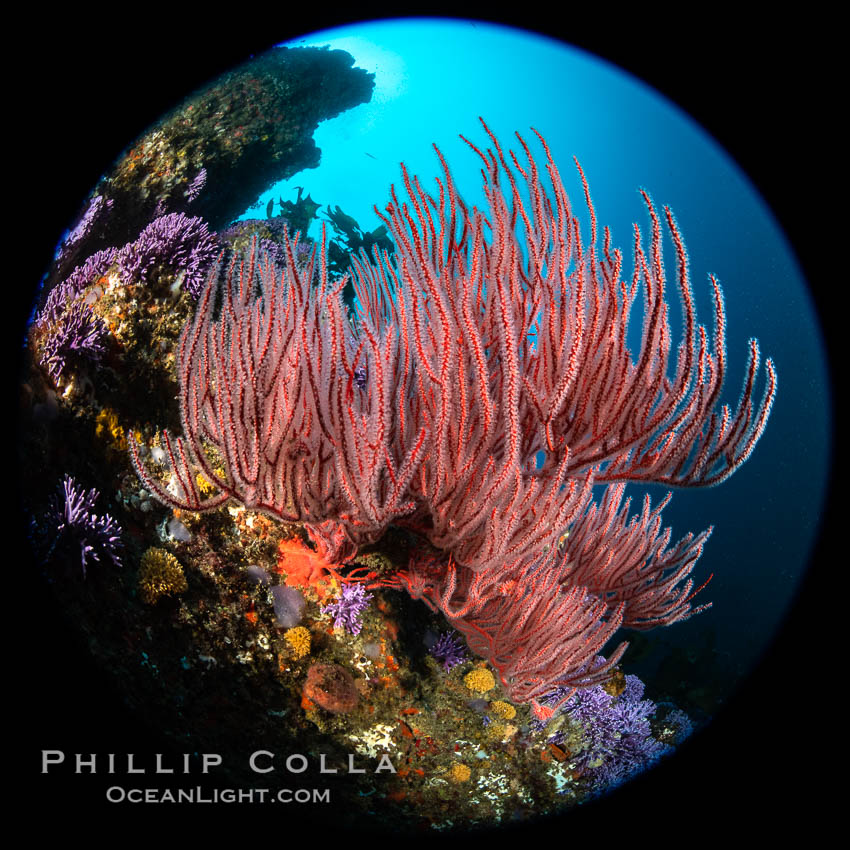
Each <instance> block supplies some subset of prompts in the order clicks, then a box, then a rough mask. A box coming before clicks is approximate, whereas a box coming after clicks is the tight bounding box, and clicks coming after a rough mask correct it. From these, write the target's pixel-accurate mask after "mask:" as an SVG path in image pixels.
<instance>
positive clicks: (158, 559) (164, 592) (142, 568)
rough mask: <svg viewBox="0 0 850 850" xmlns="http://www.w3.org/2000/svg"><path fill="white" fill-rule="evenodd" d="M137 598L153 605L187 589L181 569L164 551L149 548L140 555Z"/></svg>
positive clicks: (167, 552) (171, 556)
mask: <svg viewBox="0 0 850 850" xmlns="http://www.w3.org/2000/svg"><path fill="white" fill-rule="evenodd" d="M137 586H138V589H139V596H140V597H141V599H142V601H143V602H145V603H146V604H148V605H154V604H155V603H157V602H159V600H160V599H162V598H163V597H164V596H176V595H178V594H180V593H183V592H184V591H185V590H186V589H187V588H188V586H189V585H188V583H187V582H186V576H185V574H184V573H183V567H182V565H181V564H180V562H179V561H178V560H177V558H175V557H174V555H172V554H171V552H169V551H168V550H166V549H159V548H150V549H148V550H147V551H146V552H145V553H144V555H142V560H141V563H140V564H139V577H138V584H137Z"/></svg>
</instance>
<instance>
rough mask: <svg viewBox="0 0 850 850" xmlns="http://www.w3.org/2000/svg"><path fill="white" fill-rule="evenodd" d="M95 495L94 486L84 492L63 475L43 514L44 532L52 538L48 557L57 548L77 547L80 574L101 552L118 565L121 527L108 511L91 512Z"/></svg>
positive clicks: (96, 492) (72, 480)
mask: <svg viewBox="0 0 850 850" xmlns="http://www.w3.org/2000/svg"><path fill="white" fill-rule="evenodd" d="M99 496H100V493H98V491H97V489H96V488H94V487H92V489H91V490H88V491H86V490H84V489H82V488H81V487H78V485H77V482H76V481H75V480H74V479H73V478H72V477H71V476H70V475H66V476H65V479H64V481H63V482H62V484H61V485H60V487H59V492H58V493H56V494H54V495H53V496H52V497H51V499H50V503H49V505H48V510H47V513H46V514H45V517H44V521H45V523H46V524H47V526H48V528H47V533H48V534H49V535H52V537H53V540H52V542H51V544H50V549H49V551H48V557H50V555H52V554H53V553H54V551H56V550H57V549H65V550H68V553H69V554H70V552H71V551H74V550H76V549H77V548H79V551H80V558H81V562H82V567H83V577H85V575H86V566H87V565H88V561H89V558H91V560H93V561H100V556H101V554H103V555H107V556H108V557H109V558H111V559H112V562H113V563H114V564H115V565H116V566H119V567H120V566H121V554H120V551H121V549H122V548H123V543H122V541H121V527H120V526H119V525H118V523H117V522H116V521H115V519H113V518H112V517H111V516H110V515H109V514H103V515H102V516H98V515H97V514H96V513H95V512H94V510H95V502H96V501H97V499H98V497H99Z"/></svg>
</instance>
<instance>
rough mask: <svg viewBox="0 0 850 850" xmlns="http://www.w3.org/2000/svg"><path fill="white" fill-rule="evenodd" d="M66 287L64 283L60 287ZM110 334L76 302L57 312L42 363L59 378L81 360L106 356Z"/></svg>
mask: <svg viewBox="0 0 850 850" xmlns="http://www.w3.org/2000/svg"><path fill="white" fill-rule="evenodd" d="M66 286H67V284H62V286H61V287H60V288H62V289H64V288H65V287H66ZM51 294H52V293H51ZM60 294H62V293H60ZM65 294H67V293H65ZM57 303H58V302H57ZM57 312H58V311H57ZM107 334H108V330H107V327H106V323H105V322H104V321H103V319H101V318H100V316H96V315H95V314H94V313H93V312H92V311H91V309H90V308H89V307H88V306H87V305H86V304H85V303H83V302H82V301H75V302H73V303H72V304H71V305H70V307H68V308H67V309H65V310H63V311H61V312H58V315H57V318H56V320H55V321H54V322H53V323H52V324H51V325H50V326H49V330H48V334H47V337H46V339H45V341H44V344H43V346H42V349H41V356H40V358H39V363H41V365H42V366H44V368H45V369H47V371H48V372H49V374H50V377H51V378H53V380H54V381H57V380H58V379H59V378H60V377H61V375H62V374H63V373H64V372H65V370H66V369H67V368H68V366H69V365H74V364H79V363H80V362H81V361H88V362H90V363H97V362H98V361H99V360H100V358H101V356H102V355H103V352H104V348H105V346H104V340H105V339H106V336H107Z"/></svg>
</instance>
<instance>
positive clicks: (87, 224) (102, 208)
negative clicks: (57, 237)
mask: <svg viewBox="0 0 850 850" xmlns="http://www.w3.org/2000/svg"><path fill="white" fill-rule="evenodd" d="M112 203H113V202H112V199H111V198H104V197H103V195H95V196H94V197H93V198H92V199H91V201H89V204H88V206H87V207H86V211H85V212H84V213H83V215H82V216H81V217H80V220H79V221H78V222H77V224H76V226H75V227H74V229H73V230H72V231H71V232H70V233H68V235H67V236H66V237H65V239H64V240H63V242H62V245H61V247H60V248H59V250H58V251H57V254H56V260H57V262H60V263H61V262H62V260H63V258H64V257H65V256H66V255H67V254H68V252H69V251H70V249H71V248H73V247H74V245H76V244H77V243H78V242H80V241H81V240H82V239H84V238H86V237H87V236H88V235H89V234H90V233H91V231H92V228H93V227H94V225H95V224H96V223H97V221H98V219H100V218H101V217H102V216H103V214H104V213H108V212H109V211H110V210H111V209H112Z"/></svg>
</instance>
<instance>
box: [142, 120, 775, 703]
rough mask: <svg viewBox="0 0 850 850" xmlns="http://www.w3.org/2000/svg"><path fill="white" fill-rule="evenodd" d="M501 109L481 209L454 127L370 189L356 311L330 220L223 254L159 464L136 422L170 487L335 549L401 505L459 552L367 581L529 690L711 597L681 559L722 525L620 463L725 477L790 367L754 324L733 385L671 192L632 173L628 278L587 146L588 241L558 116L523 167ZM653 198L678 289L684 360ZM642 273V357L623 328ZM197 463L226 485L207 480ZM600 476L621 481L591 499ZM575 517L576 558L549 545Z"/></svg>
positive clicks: (148, 481)
mask: <svg viewBox="0 0 850 850" xmlns="http://www.w3.org/2000/svg"><path fill="white" fill-rule="evenodd" d="M482 123H483V122H482ZM485 130H486V131H487V133H488V134H489V136H490V140H491V142H492V144H493V149H488V150H486V151H481V150H479V149H478V148H477V147H475V145H473V144H472V143H471V142H468V144H469V145H470V147H471V148H472V149H473V150H474V151H475V152H476V154H477V155H478V156H479V157H480V159H481V161H482V163H483V169H482V176H483V178H484V186H483V190H484V195H485V198H486V201H487V206H488V210H487V212H486V214H485V213H484V212H483V211H481V210H479V209H478V208H476V207H470V206H468V205H467V204H465V203H464V201H463V200H462V198H461V197H460V195H459V193H458V191H457V188H456V186H455V183H454V180H453V178H452V176H451V173H450V172H449V169H448V166H447V165H446V163H445V160H444V159H443V157H442V155H441V154H440V152H439V150H438V149H436V148H435V150H436V152H437V155H438V157H439V158H440V161H441V164H442V166H443V172H444V177H443V179H441V180H438V181H437V187H438V192H437V194H436V195H435V196H434V195H429V194H428V193H426V192H425V191H424V190H423V188H422V185H421V183H420V181H419V180H418V179H417V178H415V177H413V178H412V177H411V176H410V175H409V173H408V172H407V170H406V169H405V168H404V166H402V179H403V183H404V188H405V190H406V192H407V199H406V200H405V201H404V202H402V201H400V200H399V198H398V195H397V194H396V191H395V189H394V188H393V189H392V190H391V201H390V203H389V204H388V206H387V207H386V214H385V215H382V214H380V213H379V215H380V216H381V218H382V220H383V221H384V223H385V225H386V227H387V230H388V232H389V233H390V235H391V237H392V240H393V242H394V244H395V246H396V250H395V252H394V253H393V255H392V257H390V255H389V254H388V253H387V252H386V251H384V252H377V251H376V252H375V253H374V255H373V257H372V258H371V259H370V258H369V257H367V256H365V255H364V254H362V253H361V254H360V255H359V256H357V257H354V258H353V265H352V271H351V274H352V276H353V282H354V285H355V289H356V292H357V300H356V302H355V315H354V316H353V317H349V315H348V313H347V311H346V309H345V306H344V303H343V301H342V297H341V292H342V289H343V287H344V285H345V283H346V278H345V277H344V278H342V279H341V280H339V281H337V282H336V283H334V284H331V283H330V282H329V281H328V273H327V263H326V260H325V253H324V244H325V242H324V238H323V240H322V243H321V246H319V247H317V248H316V250H314V251H313V253H312V255H311V258H310V260H309V262H308V263H307V265H306V266H305V267H299V266H298V265H297V264H296V262H295V254H296V250H297V245H298V243H299V237H298V236H297V234H296V236H295V237H294V238H290V236H289V234H288V233H285V234H284V253H285V262H284V265H283V268H278V267H277V266H276V265H275V264H274V263H273V262H272V261H271V259H270V258H269V257H268V256H266V257H263V258H258V256H257V253H256V250H254V251H252V252H251V253H250V254H249V255H247V256H245V257H244V258H242V259H241V260H240V259H239V258H235V257H234V258H233V260H232V261H231V262H230V264H229V266H228V267H227V269H226V270H225V272H224V274H223V275H222V274H221V269H220V268H216V269H215V271H214V272H213V273H212V274H210V276H209V278H208V279H207V282H206V285H205V287H204V289H203V291H202V292H201V295H200V299H199V302H198V305H197V309H196V312H195V316H194V318H193V320H192V321H191V322H190V323H189V325H187V327H186V329H185V330H184V332H183V335H182V337H181V341H180V346H179V349H178V354H177V369H178V380H179V384H180V413H181V422H182V426H183V436H181V437H176V438H175V437H172V436H171V435H170V434H168V433H167V432H166V433H165V434H164V435H163V438H162V439H163V445H164V446H165V450H166V452H167V454H168V458H169V464H170V468H171V470H172V480H171V483H170V485H169V487H168V488H165V487H163V486H162V485H161V484H160V482H159V481H158V480H157V479H156V477H155V476H154V475H152V474H151V473H149V472H148V471H147V470H146V468H145V466H144V464H143V463H142V458H141V455H140V452H139V448H138V446H137V445H136V444H135V441H134V440H133V439H132V438H131V440H130V442H131V451H132V454H133V459H134V464H135V466H136V469H137V471H138V473H139V475H140V477H141V478H142V480H143V481H144V482H145V486H146V488H147V489H149V490H150V491H151V492H153V493H154V494H155V495H156V497H157V498H159V499H160V500H161V501H163V502H164V503H165V504H167V505H170V506H172V507H178V508H181V509H185V510H192V511H198V510H208V509H212V508H215V507H217V506H219V505H221V504H223V503H224V502H225V501H227V500H228V499H231V498H233V499H235V500H236V501H238V502H241V503H242V504H244V505H245V506H246V507H248V508H250V509H253V510H260V511H263V512H266V513H268V514H270V515H273V516H276V517H278V518H280V519H283V520H287V521H293V522H301V523H303V524H304V525H305V527H306V529H307V531H308V533H309V534H310V536H311V537H312V539H313V540H314V542H315V543H316V544H317V546H318V548H319V550H320V552H321V553H322V554H323V555H324V556H325V557H327V558H328V559H330V560H334V561H339V560H344V559H346V558H349V557H351V555H353V554H354V552H355V551H356V549H357V548H358V547H359V546H361V545H363V544H365V543H370V542H373V541H375V540H377V539H378V538H379V537H380V536H381V534H382V533H383V532H384V531H385V529H386V528H387V526H388V525H389V524H390V523H395V524H398V525H402V526H405V527H408V528H410V529H412V530H414V531H417V532H419V533H421V534H422V535H424V536H425V537H426V538H427V540H428V541H429V542H430V543H431V544H432V545H433V546H435V547H436V548H437V549H438V550H440V551H441V552H442V553H443V558H442V559H439V558H436V559H429V560H427V563H423V561H422V559H421V558H417V557H415V558H414V560H413V561H412V562H411V565H410V567H409V568H408V569H407V570H406V571H404V572H402V573H400V574H398V575H396V576H395V577H388V578H384V579H381V581H380V582H375V584H379V583H384V584H395V586H403V587H405V588H406V589H408V590H409V591H410V592H411V594H412V595H414V596H417V597H421V598H424V599H426V600H427V601H429V603H430V604H431V605H432V606H434V607H435V608H438V609H439V610H441V611H442V612H443V613H444V614H445V615H446V616H447V617H448V618H449V620H450V622H451V624H452V625H453V626H455V627H456V628H458V629H459V630H460V631H462V632H463V633H464V635H465V636H466V637H467V639H468V640H472V642H473V643H474V644H475V646H474V647H473V648H474V650H475V651H476V652H478V653H479V654H481V655H483V656H484V657H485V658H487V659H488V660H489V661H491V663H493V664H494V666H495V667H496V669H497V670H499V671H500V673H501V674H502V679H503V683H504V684H505V685H506V687H507V688H508V692H509V694H511V695H512V696H513V697H514V698H515V699H518V700H531V701H532V702H534V703H535V704H537V703H536V700H537V699H539V697H540V696H541V695H543V694H545V693H547V692H548V691H551V690H552V689H553V688H555V687H558V686H561V685H570V686H571V687H588V686H590V685H592V684H594V683H595V682H598V681H601V677H603V676H604V675H605V674H606V672H607V671H606V670H593V671H592V672H590V673H589V674H587V673H586V672H584V671H587V664H588V661H589V660H590V659H591V658H593V657H594V655H595V654H596V653H598V652H599V651H600V650H601V648H602V645H603V644H604V643H605V641H606V640H607V639H608V638H610V637H611V635H612V634H613V632H614V631H615V630H616V628H617V627H618V626H619V625H621V624H623V625H630V626H633V627H637V628H649V627H651V626H653V625H662V624H668V623H672V622H676V621H679V620H682V619H684V618H686V617H687V616H690V615H691V614H692V613H695V610H700V609H699V608H698V609H692V608H691V606H690V601H691V599H692V597H693V595H694V593H693V587H692V582H691V579H690V578H689V576H690V573H691V571H692V569H693V566H694V564H695V562H696V560H697V558H698V557H699V554H700V552H701V551H702V547H703V544H704V542H705V539H706V537H707V535H708V532H703V533H702V534H700V535H697V536H696V537H694V536H693V535H687V536H686V537H685V538H683V539H682V540H681V541H679V542H678V543H676V544H674V545H673V546H670V545H669V542H670V532H669V529H663V528H662V526H661V520H660V510H661V508H662V507H663V505H664V504H666V499H665V500H663V501H662V504H661V505H660V506H656V508H655V510H651V509H650V505H649V502H648V501H647V502H646V503H645V504H644V509H643V511H642V513H641V514H640V515H639V516H636V517H632V518H630V517H629V515H628V506H629V502H628V500H626V502H625V505H624V506H623V507H622V508H621V503H622V495H623V485H624V484H625V482H628V481H640V482H654V483H664V484H667V485H669V486H682V487H695V486H708V485H713V484H718V483H720V482H722V481H723V480H725V479H726V478H728V477H729V476H730V475H732V474H733V473H734V471H735V470H736V469H738V468H739V467H740V466H741V464H742V463H744V461H745V460H746V459H747V458H748V457H749V455H750V454H751V452H752V450H753V447H754V446H755V444H756V442H757V441H758V439H759V437H760V436H761V434H762V433H763V430H764V427H765V425H766V422H767V419H768V416H769V413H770V409H771V406H772V403H773V398H774V394H775V390H776V374H775V371H774V368H773V364H772V362H771V361H770V360H768V361H767V362H766V372H767V381H766V386H765V390H764V395H763V397H762V400H761V402H760V403H758V404H757V403H756V402H755V401H754V398H753V394H754V389H755V382H756V377H757V374H758V367H759V351H758V344H757V342H756V341H755V340H750V343H749V362H748V364H747V368H746V371H745V378H744V386H743V391H742V394H741V399H740V402H739V404H738V408H737V410H735V411H732V410H731V409H730V408H729V407H728V406H726V405H722V406H721V405H720V404H719V399H720V391H721V387H722V384H723V379H724V375H725V367H726V352H725V310H724V305H723V297H722V292H721V289H720V286H719V283H718V282H717V280H716V279H715V278H714V277H713V276H710V278H709V280H710V287H711V291H712V294H713V296H714V325H715V329H714V334H713V336H712V335H711V334H709V332H708V331H707V330H706V329H705V328H704V327H703V326H701V325H698V324H697V322H696V315H695V308H694V299H693V295H692V292H691V284H690V278H689V274H688V267H687V255H686V252H685V247H684V242H683V240H682V237H681V235H680V233H679V230H678V227H677V225H676V222H675V219H674V218H673V215H672V213H671V212H670V210H669V209H667V208H664V211H663V216H661V215H659V213H658V211H657V210H656V207H655V206H654V204H653V203H652V201H651V200H650V198H649V196H648V195H647V194H646V193H642V195H643V199H644V202H645V203H646V207H647V210H648V213H649V218H650V223H651V229H650V240H649V245H648V247H644V244H643V240H642V237H641V232H640V229H639V228H638V227H637V226H635V239H634V249H633V256H634V260H633V264H634V271H633V274H632V277H631V282H630V283H628V282H626V281H625V280H623V279H622V278H621V272H622V270H623V259H622V255H621V253H620V251H619V250H615V249H613V248H612V245H611V236H610V233H609V231H608V230H607V228H606V229H605V230H604V237H603V240H602V245H601V247H600V246H598V245H597V223H596V214H595V211H594V207H593V204H592V202H591V199H590V191H589V189H588V185H587V181H586V180H585V177H584V173H583V172H582V171H581V168H580V167H578V173H579V176H580V178H581V185H582V188H583V191H584V199H585V204H586V206H587V210H588V212H589V214H590V239H589V241H587V242H585V241H583V238H582V228H581V224H580V222H579V219H578V217H577V215H575V214H574V213H573V211H572V207H571V204H570V201H569V198H568V197H567V193H566V190H565V188H564V185H563V183H562V181H561V177H560V175H559V173H558V169H557V166H556V165H555V163H554V161H553V159H552V155H551V152H550V149H549V147H548V146H547V144H546V142H545V140H544V139H543V137H542V136H540V135H539V134H537V136H538V139H539V140H540V143H541V145H542V146H543V150H544V154H545V156H544V160H543V164H542V168H541V166H539V165H538V164H537V163H536V162H535V160H534V157H533V156H532V154H531V151H530V149H529V147H528V145H527V144H526V142H525V140H524V139H523V138H522V137H521V136H519V135H517V138H518V140H519V143H520V146H521V147H522V150H523V152H524V154H525V161H523V162H521V161H520V158H519V157H518V156H517V155H516V154H515V153H513V152H510V153H509V157H510V162H511V163H512V165H513V168H512V167H511V165H510V164H509V162H508V157H506V155H505V152H504V151H503V149H502V147H501V146H500V145H499V143H498V141H497V140H496V138H495V136H494V135H493V134H492V133H490V131H489V128H487V127H486V125H485ZM524 198H525V199H524ZM662 222H663V223H665V224H666V226H667V229H668V231H669V234H670V236H671V238H672V240H673V245H674V248H675V254H676V286H677V288H678V291H679V295H680V298H681V302H682V309H683V322H682V327H683V340H682V342H681V343H680V344H679V347H678V354H677V357H676V361H675V364H674V363H673V360H672V358H671V356H670V355H671V348H672V342H671V341H672V332H671V329H670V325H669V322H668V311H669V307H668V304H667V301H666V298H665V286H666V285H667V277H666V274H665V271H664V265H663V262H662ZM641 288H642V289H643V290H644V292H643V307H644V310H643V312H644V321H643V332H642V336H641V341H640V345H639V347H638V349H637V352H636V356H633V355H632V352H631V351H630V349H629V347H628V346H627V344H626V339H627V333H628V328H629V320H630V315H631V310H632V307H633V306H634V302H635V301H636V299H637V295H638V292H639V290H640V289H641ZM219 304H220V309H219V307H218V306H217V305H219ZM363 368H365V370H366V374H367V375H368V381H366V382H365V386H361V384H362V383H363V382H362V381H361V380H360V375H362V372H361V371H360V370H361V369H363ZM209 449H214V453H215V455H217V456H218V457H220V458H221V459H222V461H223V474H222V472H221V471H217V468H216V466H215V464H214V463H213V460H212V459H211V456H210V454H209ZM197 471H201V472H202V473H203V475H204V477H205V478H207V479H208V480H209V481H211V482H212V483H213V484H214V486H215V487H216V488H217V489H218V491H219V492H218V494H217V495H215V496H213V497H212V498H210V499H203V498H202V497H201V495H200V492H199V490H198V488H197V486H196V484H195V478H196V474H197ZM594 484H606V485H609V486H608V489H607V491H606V493H605V495H604V496H603V499H602V502H600V504H599V505H598V506H597V505H596V504H595V503H594V502H593V501H592V493H591V490H592V486H593V485H594ZM565 529H570V537H572V541H570V538H569V537H568V538H567V540H568V542H567V546H568V547H569V549H570V552H571V553H572V555H573V556H574V557H575V558H577V561H576V563H573V562H572V561H570V560H569V559H568V558H563V557H557V548H558V541H559V539H560V538H562V537H563V534H564V531H565ZM579 532H580V533H579ZM617 541H620V542H626V543H628V546H621V545H619V543H617ZM609 542H610V543H611V544H614V543H617V545H616V546H614V547H613V548H609ZM352 578H353V574H352V573H349V579H352ZM556 579H557V580H556ZM518 624H522V626H523V628H520V627H519V625H518ZM556 626H557V627H556ZM473 635H476V636H477V637H473ZM622 649H623V647H622V646H621V647H620V648H619V649H618V650H616V651H615V652H614V653H613V655H611V657H609V660H608V665H609V668H608V669H609V670H610V666H611V665H613V663H615V661H616V659H617V658H619V655H620V654H621V652H622Z"/></svg>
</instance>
